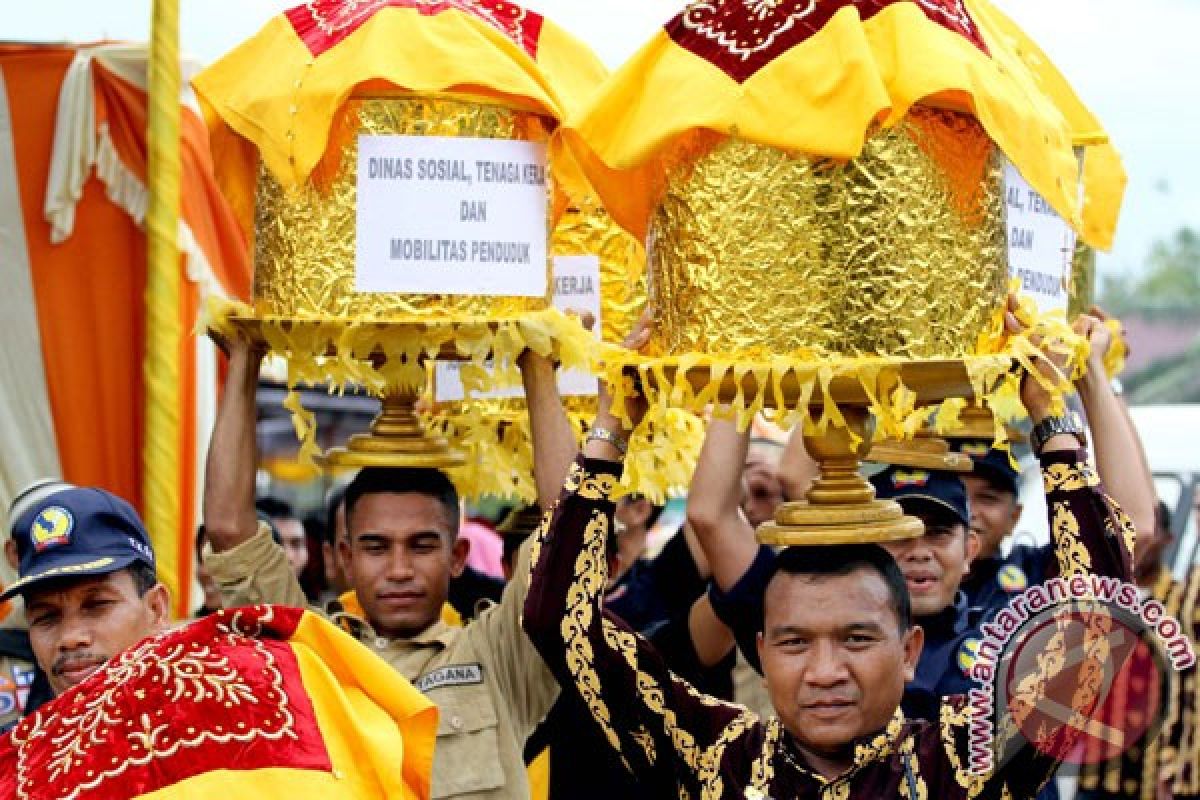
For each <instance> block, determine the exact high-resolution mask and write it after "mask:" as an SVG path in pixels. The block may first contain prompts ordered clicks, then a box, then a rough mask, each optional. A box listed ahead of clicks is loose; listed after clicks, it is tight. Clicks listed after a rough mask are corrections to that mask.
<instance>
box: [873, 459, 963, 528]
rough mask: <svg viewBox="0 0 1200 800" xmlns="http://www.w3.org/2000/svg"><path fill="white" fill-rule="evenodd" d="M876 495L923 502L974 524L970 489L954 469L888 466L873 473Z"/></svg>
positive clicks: (961, 520)
mask: <svg viewBox="0 0 1200 800" xmlns="http://www.w3.org/2000/svg"><path fill="white" fill-rule="evenodd" d="M871 485H873V486H874V487H875V496H876V497H878V498H879V499H880V500H895V501H896V502H898V503H900V504H901V505H905V504H906V502H914V501H916V502H923V503H929V504H932V505H935V506H937V507H939V508H942V509H944V510H946V511H948V512H950V513H951V514H952V515H954V517H955V519H957V520H958V521H959V522H961V523H962V524H963V525H970V524H971V512H970V510H969V509H968V507H967V488H966V487H965V486H963V482H962V481H961V480H959V478H958V476H957V475H955V474H954V473H952V472H941V471H938V470H930V469H911V468H909V467H894V466H893V467H888V468H887V469H885V470H883V471H882V472H879V473H877V474H875V475H873V476H871Z"/></svg>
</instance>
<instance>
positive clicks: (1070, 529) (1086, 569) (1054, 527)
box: [1050, 501, 1092, 578]
mask: <svg viewBox="0 0 1200 800" xmlns="http://www.w3.org/2000/svg"><path fill="white" fill-rule="evenodd" d="M1050 536H1051V538H1052V539H1053V540H1054V555H1055V557H1056V558H1057V559H1058V570H1059V573H1060V575H1061V576H1062V577H1064V578H1069V577H1071V576H1073V575H1086V574H1088V573H1090V572H1091V571H1092V556H1091V554H1090V553H1088V551H1087V548H1086V547H1084V546H1083V542H1081V541H1080V540H1079V520H1078V519H1076V518H1075V514H1074V512H1073V511H1071V507H1070V505H1068V504H1067V503H1064V502H1061V501H1059V502H1056V503H1054V504H1053V511H1052V513H1051V517H1050Z"/></svg>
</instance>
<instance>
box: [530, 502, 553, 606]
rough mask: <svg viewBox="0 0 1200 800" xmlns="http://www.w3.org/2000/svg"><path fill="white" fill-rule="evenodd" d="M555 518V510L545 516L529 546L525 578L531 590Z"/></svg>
mask: <svg viewBox="0 0 1200 800" xmlns="http://www.w3.org/2000/svg"><path fill="white" fill-rule="evenodd" d="M557 506H558V504H557V503H555V507H556V508H557ZM553 517H554V512H553V510H551V512H550V513H549V514H543V515H542V521H541V522H539V523H538V526H537V530H535V531H534V532H533V543H532V544H531V545H529V574H527V575H526V576H525V581H526V586H527V587H528V588H530V589H532V588H533V570H534V569H535V568H536V567H537V565H538V562H539V561H540V560H541V558H542V545H544V544H545V543H546V537H547V536H549V535H550V520H551V519H552V518H553ZM521 615H522V617H524V615H525V611H524V609H522V611H521Z"/></svg>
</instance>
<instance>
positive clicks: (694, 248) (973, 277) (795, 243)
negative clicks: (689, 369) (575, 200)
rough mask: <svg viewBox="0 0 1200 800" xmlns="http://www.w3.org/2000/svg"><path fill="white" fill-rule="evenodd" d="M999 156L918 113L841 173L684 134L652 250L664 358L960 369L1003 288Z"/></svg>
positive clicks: (982, 138)
mask: <svg viewBox="0 0 1200 800" xmlns="http://www.w3.org/2000/svg"><path fill="white" fill-rule="evenodd" d="M1004 214H1005V209H1004V197H1003V169H1002V160H1001V155H1000V153H999V151H998V149H997V148H996V146H995V145H994V144H993V143H992V141H991V139H989V137H988V136H987V134H986V133H985V132H984V130H983V128H982V127H981V126H980V125H979V123H978V122H976V121H975V120H974V119H973V118H971V117H969V116H966V115H963V114H959V113H954V112H949V111H941V110H934V109H929V108H922V107H916V108H914V109H913V110H912V111H911V112H910V114H909V115H908V117H907V118H906V119H905V120H904V121H903V122H902V123H901V124H899V125H897V126H896V127H894V128H890V129H886V130H880V131H877V132H876V133H875V134H874V135H872V136H871V137H870V138H869V139H868V140H867V142H866V145H865V147H864V149H863V152H862V154H861V155H860V156H859V157H858V158H855V159H853V160H851V161H849V162H837V161H832V160H828V159H818V158H810V157H806V156H803V155H792V154H788V153H784V152H782V151H780V150H776V149H773V148H771V147H766V146H763V145H758V144H754V143H750V142H746V141H742V140H739V139H737V138H723V137H718V136H716V135H715V134H700V135H696V136H693V138H692V139H691V140H689V141H688V142H687V144H686V145H684V146H683V147H681V149H680V150H679V152H677V153H676V157H675V158H674V159H673V164H672V165H670V166H669V167H668V180H667V188H666V190H665V194H664V196H663V197H662V199H661V201H660V203H659V204H658V206H657V209H656V213H655V215H654V218H653V220H652V222H651V228H650V238H649V240H648V242H649V244H648V250H649V264H650V275H651V296H652V298H653V301H654V305H655V308H656V312H657V328H656V336H657V341H658V345H659V347H660V348H661V351H662V352H664V353H666V354H672V355H680V354H685V353H700V354H721V355H731V354H737V355H739V356H743V357H746V358H751V359H756V360H769V359H771V358H774V357H778V356H788V357H792V358H798V359H801V360H818V359H820V360H828V359H839V358H858V357H881V358H888V359H906V360H908V359H947V358H951V359H953V358H961V357H965V356H968V355H970V354H972V353H973V352H974V348H975V344H976V341H977V338H978V336H979V334H980V333H981V332H982V331H983V330H984V329H985V327H986V326H987V325H988V323H989V322H990V321H991V320H992V318H993V315H994V311H995V309H996V308H997V307H998V306H999V304H1000V303H1001V302H1002V299H1003V297H1004V290H1005V286H1006V283H1007V275H1008V268H1007V255H1006V250H1005V241H1006V239H1005V229H1004V228H1005V226H1004V219H1005V217H1004Z"/></svg>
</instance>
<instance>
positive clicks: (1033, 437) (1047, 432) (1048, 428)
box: [1029, 411, 1087, 455]
mask: <svg viewBox="0 0 1200 800" xmlns="http://www.w3.org/2000/svg"><path fill="white" fill-rule="evenodd" d="M1085 430H1086V429H1085V428H1084V425H1083V419H1082V418H1081V417H1080V416H1079V414H1078V413H1076V412H1074V411H1068V412H1067V413H1066V414H1064V415H1062V416H1058V417H1046V418H1045V419H1044V420H1042V421H1041V422H1039V423H1038V424H1037V425H1034V426H1033V430H1032V431H1031V432H1030V434H1029V446H1030V447H1032V448H1033V452H1034V453H1035V454H1037V455H1041V454H1042V448H1043V447H1045V446H1046V442H1048V441H1050V440H1051V439H1053V438H1054V437H1055V436H1059V435H1061V434H1071V435H1072V436H1074V437H1075V438H1076V439H1078V440H1079V443H1080V444H1081V445H1084V446H1086V445H1087V439H1086V438H1085V436H1084V431H1085Z"/></svg>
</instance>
